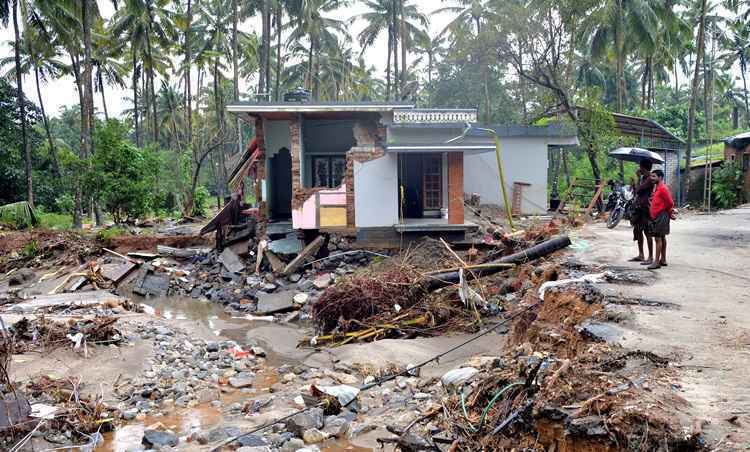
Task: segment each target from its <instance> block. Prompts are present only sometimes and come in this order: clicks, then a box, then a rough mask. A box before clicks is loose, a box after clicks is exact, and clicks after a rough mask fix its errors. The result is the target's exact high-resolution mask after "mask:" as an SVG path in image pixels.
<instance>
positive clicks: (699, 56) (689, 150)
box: [682, 0, 707, 199]
mask: <svg viewBox="0 0 750 452" xmlns="http://www.w3.org/2000/svg"><path fill="white" fill-rule="evenodd" d="M706 3H707V0H702V1H701V10H700V11H701V12H700V21H699V25H698V37H697V40H698V50H697V51H696V57H695V71H694V74H693V86H692V91H691V95H690V106H689V107H688V130H687V144H686V146H685V165H686V168H689V167H690V163H691V160H692V157H693V134H694V130H693V129H694V126H695V104H696V100H697V99H696V98H697V97H698V87H699V85H700V68H701V66H702V62H703V52H704V49H705V44H706V40H705V33H706V13H707V5H706ZM688 190H690V171H686V172H685V177H684V178H683V179H682V194H683V196H687V193H688ZM682 199H685V198H684V197H683V198H682Z"/></svg>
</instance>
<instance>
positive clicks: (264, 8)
mask: <svg viewBox="0 0 750 452" xmlns="http://www.w3.org/2000/svg"><path fill="white" fill-rule="evenodd" d="M268 1H269V0H261V2H262V4H261V19H260V21H261V43H260V55H259V59H258V94H264V93H265V90H266V77H268V74H266V51H267V50H266V49H267V48H266V43H267V42H269V39H270V38H269V35H268V32H269V30H268V28H266V26H267V25H268V22H266V14H268ZM257 100H261V99H260V98H258V99H257Z"/></svg>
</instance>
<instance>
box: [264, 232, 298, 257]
mask: <svg viewBox="0 0 750 452" xmlns="http://www.w3.org/2000/svg"><path fill="white" fill-rule="evenodd" d="M268 249H269V250H270V251H272V252H274V253H275V254H278V255H280V256H293V255H295V254H299V253H300V252H301V251H302V244H301V243H300V240H299V239H298V238H297V234H296V233H294V232H293V233H291V234H289V235H287V236H286V237H284V238H283V239H278V240H274V241H272V242H270V243H269V244H268Z"/></svg>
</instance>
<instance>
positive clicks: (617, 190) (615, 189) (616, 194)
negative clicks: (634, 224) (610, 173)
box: [605, 181, 635, 229]
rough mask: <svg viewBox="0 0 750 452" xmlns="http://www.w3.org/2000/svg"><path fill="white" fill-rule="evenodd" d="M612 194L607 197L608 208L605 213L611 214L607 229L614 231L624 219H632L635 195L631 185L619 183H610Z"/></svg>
mask: <svg viewBox="0 0 750 452" xmlns="http://www.w3.org/2000/svg"><path fill="white" fill-rule="evenodd" d="M609 185H610V187H612V192H611V193H610V194H609V196H608V197H607V206H606V207H605V211H607V212H610V214H609V218H607V227H608V228H609V229H614V228H615V227H616V226H617V224H618V223H619V222H620V220H622V219H623V218H627V219H629V218H630V214H631V213H632V209H633V205H634V200H635V193H634V192H633V188H632V187H631V186H630V185H623V184H621V183H619V182H614V181H610V182H609Z"/></svg>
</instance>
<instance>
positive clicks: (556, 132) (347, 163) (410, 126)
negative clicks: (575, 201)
mask: <svg viewBox="0 0 750 452" xmlns="http://www.w3.org/2000/svg"><path fill="white" fill-rule="evenodd" d="M227 110H228V111H229V112H231V113H233V114H235V115H237V116H239V117H240V118H241V119H242V120H244V121H246V122H248V123H250V124H252V125H253V126H254V129H255V137H254V138H253V139H252V141H251V143H250V145H249V146H248V147H247V149H246V150H245V151H244V152H243V153H241V154H240V155H238V156H236V157H235V158H234V162H235V164H234V168H233V169H232V170H231V172H230V182H229V185H230V188H231V189H232V191H233V193H234V194H233V201H232V202H235V203H236V206H235V207H234V211H235V212H239V214H242V215H250V216H253V217H255V218H257V219H258V220H259V221H268V224H269V225H271V224H274V223H277V224H287V225H289V224H290V225H291V228H292V229H294V230H298V231H299V230H302V231H308V232H310V236H312V235H314V234H316V233H317V232H338V233H343V234H346V235H351V236H356V237H357V239H358V240H360V241H365V242H380V243H383V242H387V241H391V240H396V239H399V238H402V237H403V236H404V235H407V236H409V235H411V236H414V235H425V234H440V235H443V236H448V237H449V238H452V239H455V240H460V239H462V238H464V236H465V234H466V232H467V231H470V230H472V229H475V228H476V225H475V224H473V223H471V222H470V221H468V220H467V217H466V216H465V214H464V208H465V207H464V199H465V196H469V195H472V194H473V195H474V196H475V197H476V195H478V196H479V198H480V200H481V202H482V203H493V204H501V199H502V197H501V195H500V191H499V185H498V184H499V182H498V169H497V163H496V158H495V145H494V140H493V138H492V137H491V136H490V135H488V134H487V133H485V132H482V131H479V130H475V129H471V130H470V131H469V133H466V134H464V135H463V136H462V133H463V132H464V129H465V127H466V123H472V124H473V123H476V122H477V111H476V110H475V109H417V108H414V105H412V104H408V103H394V102H386V103H382V102H348V103H315V102H277V103H234V104H230V105H228V106H227ZM496 131H497V133H498V136H499V137H500V140H501V143H502V145H503V146H502V151H503V161H504V167H505V174H506V182H507V184H508V190H509V193H512V198H513V200H514V208H515V210H514V212H517V213H522V214H535V213H543V212H544V211H545V210H546V207H547V173H548V161H547V156H548V146H551V145H556V146H560V145H571V144H577V138H576V136H575V134H574V133H573V134H571V133H570V132H565V131H563V130H562V129H557V128H555V127H554V126H550V127H523V126H513V127H502V128H498V129H496ZM459 136H461V138H460V139H455V138H456V137H459ZM451 139H454V140H452V141H451ZM225 210H227V213H226V214H225V217H226V218H228V219H230V220H232V219H231V218H230V217H232V216H236V215H237V213H235V214H231V213H230V212H229V211H230V210H231V209H225ZM235 223H236V221H231V222H230V224H235Z"/></svg>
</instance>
